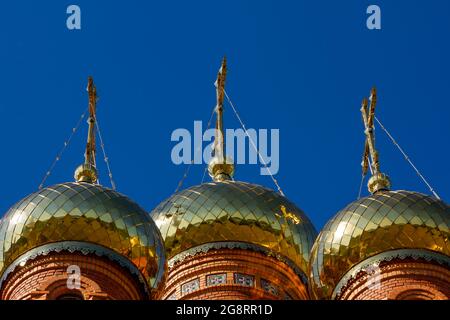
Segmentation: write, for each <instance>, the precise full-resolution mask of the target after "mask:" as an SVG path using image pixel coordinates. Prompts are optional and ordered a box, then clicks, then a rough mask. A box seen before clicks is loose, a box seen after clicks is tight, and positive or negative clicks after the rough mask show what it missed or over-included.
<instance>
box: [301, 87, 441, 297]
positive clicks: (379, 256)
mask: <svg viewBox="0 0 450 320" xmlns="http://www.w3.org/2000/svg"><path fill="white" fill-rule="evenodd" d="M375 94H376V93H375V90H373V91H372V99H371V100H372V101H373V100H374V99H375ZM371 105H373V108H374V104H373V103H371ZM361 110H362V112H363V119H364V123H365V126H366V136H367V138H366V151H365V154H364V158H363V163H362V165H363V174H364V175H365V174H366V172H367V169H368V167H369V166H370V169H371V172H372V177H371V178H370V179H369V182H368V189H369V191H370V192H371V193H372V194H371V195H369V196H367V197H363V198H360V199H358V200H356V201H354V202H352V203H351V204H349V205H348V206H346V207H345V208H344V209H342V210H341V211H339V212H338V213H337V214H336V215H335V216H334V217H333V218H332V219H331V220H329V221H328V223H327V224H326V225H325V227H324V228H323V229H322V231H321V232H320V233H319V236H318V237H317V240H316V241H315V243H314V246H313V249H312V251H311V261H310V270H309V284H310V291H311V294H312V296H313V298H316V299H333V298H335V297H336V296H338V295H339V291H340V289H341V288H342V287H343V286H344V285H345V283H346V282H347V281H348V280H349V279H350V278H351V277H353V276H355V275H356V274H357V273H358V272H359V271H361V270H363V269H364V268H367V267H368V266H369V265H370V264H373V263H379V262H380V261H383V260H391V259H394V258H407V257H412V258H416V259H417V258H423V259H426V260H431V259H434V260H439V261H442V260H444V261H447V262H449V263H450V231H449V230H450V206H448V205H447V204H445V203H444V202H443V201H441V200H440V199H438V198H436V197H434V196H428V195H425V194H422V193H418V192H411V191H404V190H398V191H390V190H389V189H390V180H389V178H388V177H387V176H386V175H385V174H383V173H381V172H380V171H379V163H378V153H377V152H376V150H375V148H374V136H373V117H374V116H373V109H372V108H371V111H372V112H370V113H369V114H368V113H367V111H368V110H367V102H366V100H365V101H363V108H362V109H361ZM369 155H370V157H371V159H369Z"/></svg>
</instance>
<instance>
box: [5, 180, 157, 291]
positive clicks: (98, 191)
mask: <svg viewBox="0 0 450 320" xmlns="http://www.w3.org/2000/svg"><path fill="white" fill-rule="evenodd" d="M65 241H73V242H74V243H75V242H78V243H90V244H94V245H98V246H96V247H99V246H101V247H105V248H107V249H111V250H113V251H114V252H116V253H118V254H120V255H121V256H124V257H126V258H128V260H130V261H131V262H132V263H133V264H134V265H135V266H136V267H137V269H138V270H139V271H140V272H141V273H142V275H143V276H144V278H145V279H146V280H147V283H148V285H149V286H150V288H156V287H157V286H159V284H160V283H161V281H162V280H163V277H164V272H165V255H164V246H163V243H162V241H161V236H160V234H159V231H158V229H157V228H156V226H155V224H154V222H153V221H152V220H151V218H150V217H149V215H148V213H146V211H144V210H143V209H142V208H141V207H140V206H139V205H137V204H136V203H135V202H133V201H132V200H130V199H129V198H128V197H126V196H124V195H122V194H120V193H118V192H116V191H114V190H111V189H108V188H105V187H102V186H100V185H97V184H92V183H86V182H73V183H71V182H70V183H62V184H57V185H54V186H51V187H47V188H43V189H41V190H39V191H38V192H35V193H33V194H31V195H29V196H27V197H26V198H24V199H23V200H21V201H19V202H18V203H17V204H15V205H14V206H13V207H12V208H11V209H9V211H8V212H7V213H6V214H5V216H4V217H3V219H2V220H1V224H0V275H1V274H2V273H3V272H4V271H5V269H6V268H7V267H8V266H9V265H10V264H11V263H12V262H13V261H14V260H16V259H17V258H18V257H20V256H21V255H22V254H24V253H26V252H28V251H30V250H32V249H34V248H37V247H40V246H43V245H46V244H58V243H61V242H65ZM81 249H82V248H80V250H81ZM96 253H98V252H96ZM98 254H99V253H98Z"/></svg>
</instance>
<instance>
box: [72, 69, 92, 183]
mask: <svg viewBox="0 0 450 320" xmlns="http://www.w3.org/2000/svg"><path fill="white" fill-rule="evenodd" d="M87 91H88V93H89V119H88V121H87V122H88V124H89V131H88V138H87V143H86V151H85V153H84V163H83V164H82V165H80V166H79V167H78V168H77V169H76V170H75V175H74V177H75V180H76V181H77V182H88V183H97V169H96V167H95V124H96V120H95V117H96V112H97V89H96V88H95V84H94V80H93V79H92V77H89V78H88V86H87Z"/></svg>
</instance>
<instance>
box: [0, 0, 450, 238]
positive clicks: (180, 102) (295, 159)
mask: <svg viewBox="0 0 450 320" xmlns="http://www.w3.org/2000/svg"><path fill="white" fill-rule="evenodd" d="M70 4H77V5H79V6H80V8H81V19H82V20H81V26H82V29H81V30H76V31H70V30H68V29H67V28H66V17H67V14H66V8H67V6H68V5H70ZM370 4H377V5H379V6H380V8H381V14H382V29H381V30H368V29H367V28H366V19H367V14H366V8H367V7H368V5H370ZM449 12H450V2H448V1H444V0H441V1H439V0H434V1H398V0H397V1H380V0H376V1H370V2H369V1H357V0H349V1H237V0H231V1H206V0H199V1H181V0H180V1H114V2H113V1H81V0H76V1H73V2H67V1H58V2H56V1H55V2H50V1H47V2H45V3H44V2H39V3H37V1H31V0H30V1H23V0H20V1H14V2H12V1H11V2H8V3H6V2H4V3H2V4H1V5H0V43H1V50H0V119H1V126H0V146H1V150H2V157H1V158H0V164H1V168H2V180H3V181H2V184H1V186H0V212H5V211H6V210H7V209H8V208H9V207H10V206H11V205H13V204H14V203H15V202H16V201H18V200H20V199H21V198H22V197H24V196H26V195H27V194H29V193H31V192H33V191H36V190H37V188H38V185H39V183H40V181H41V179H42V178H43V176H44V174H45V172H46V171H47V169H48V167H49V166H50V164H51V162H52V161H53V159H54V158H55V156H56V154H57V152H58V151H59V149H60V148H61V146H62V144H63V142H64V140H65V139H66V138H67V137H68V135H69V134H70V131H71V128H72V127H73V126H74V125H75V123H76V122H77V120H78V118H79V117H80V115H81V113H82V112H83V111H84V110H85V108H86V106H87V94H86V91H85V88H86V83H87V76H88V75H93V76H94V80H95V82H96V85H97V89H98V92H99V95H100V101H99V103H98V120H99V123H100V126H101V129H102V134H103V138H104V140H105V144H106V151H107V153H108V156H109V159H110V162H111V167H112V171H113V174H114V178H115V181H116V184H117V187H118V190H119V191H120V192H122V193H125V194H127V195H128V196H130V197H131V198H133V199H134V200H135V201H137V202H138V203H139V204H141V205H142V206H143V207H144V208H146V209H147V210H151V209H152V208H154V207H155V206H156V205H157V204H158V203H159V202H161V201H162V200H164V199H165V198H166V197H168V196H169V195H170V194H171V193H173V191H174V190H175V189H176V187H177V184H178V182H179V180H180V179H181V177H182V176H183V174H184V171H185V167H184V166H175V165H174V164H173V163H172V161H171V158H170V153H171V149H172V147H173V146H174V144H175V143H173V142H171V141H170V135H171V133H172V131H173V130H174V129H176V128H187V129H189V130H193V125H194V120H203V121H205V123H206V122H207V121H208V119H209V116H210V113H211V109H212V107H213V106H214V104H215V91H214V86H213V83H214V80H215V76H216V73H217V70H218V67H219V65H220V60H221V58H222V56H223V55H227V57H228V64H229V73H228V81H227V91H228V93H229V95H230V96H231V98H232V100H233V102H234V103H235V105H236V107H237V108H238V110H239V111H240V114H241V116H242V118H243V119H244V121H245V123H246V125H247V127H249V128H256V129H259V128H266V129H271V128H279V129H280V140H281V141H280V171H279V173H278V174H277V176H276V178H277V179H278V181H279V183H280V185H281V187H282V189H283V190H284V192H285V194H286V195H287V197H288V198H290V199H291V200H292V201H294V202H295V203H296V204H297V205H298V206H299V207H300V208H302V209H303V210H304V211H305V212H306V213H307V214H308V215H309V217H310V218H311V219H312V221H313V222H314V224H315V226H316V228H317V229H320V228H321V227H322V226H323V224H324V223H325V222H326V221H327V220H328V219H329V218H330V217H331V216H333V215H334V214H335V213H336V212H337V211H338V210H339V209H341V208H342V207H344V206H345V205H346V204H348V203H349V202H351V201H353V200H355V198H356V196H357V193H358V188H359V182H360V174H361V173H360V172H361V168H360V162H361V153H362V150H363V146H364V135H363V127H362V122H361V116H360V113H359V108H360V102H361V99H362V98H363V97H364V96H367V95H368V94H369V91H370V88H371V86H373V85H375V86H377V88H378V101H379V102H378V110H377V115H378V117H379V118H380V120H382V121H383V122H384V124H385V125H386V127H387V128H388V129H389V130H390V131H391V133H392V134H393V135H394V137H395V138H396V139H397V140H398V142H399V143H400V144H401V146H402V147H403V148H404V149H405V150H406V151H407V153H408V154H409V155H410V157H411V158H412V159H413V161H414V163H415V164H416V166H417V167H418V168H419V169H420V170H421V171H422V173H423V174H424V175H425V176H426V177H427V178H428V180H429V181H430V182H431V184H432V185H433V187H434V188H435V189H436V191H437V192H438V193H439V195H440V196H441V197H442V198H443V199H444V200H446V201H447V202H448V201H450V200H449V199H450V188H449V181H450V169H449V166H448V163H449V156H450V148H449V142H448V140H449V138H450V126H449V121H450V108H449V102H448V101H449V100H448V88H449V87H450V76H449V75H450V60H449V59H448V57H449V56H450V44H449V37H448V32H449V30H450V19H449V18H448V17H449ZM225 108H226V110H225V126H226V127H228V128H238V127H239V123H238V121H237V120H236V118H235V117H234V115H233V113H232V112H231V110H230V108H229V106H227V105H225ZM86 132H87V125H86V124H85V123H84V122H83V125H82V127H81V129H80V131H79V132H78V133H77V135H76V136H75V137H74V140H73V142H72V143H71V145H70V147H69V148H68V149H67V150H66V152H65V154H64V155H63V157H62V159H61V161H60V162H59V163H58V165H57V166H56V168H55V169H54V171H53V173H52V175H51V177H50V178H49V180H48V181H47V184H53V183H58V182H64V181H72V180H73V171H74V169H75V167H76V166H77V165H78V164H79V163H81V162H82V161H83V152H84V144H85V137H86ZM377 147H378V149H379V151H380V161H381V169H382V171H384V172H386V173H387V174H389V175H390V176H391V179H392V182H393V188H394V189H407V190H415V191H420V192H425V193H429V191H428V189H427V188H426V186H425V185H424V184H423V183H422V182H421V181H420V180H419V178H418V177H417V176H416V174H415V173H414V171H413V170H412V169H411V167H410V166H409V165H408V164H407V163H406V161H405V160H404V159H403V158H402V155H401V154H400V153H399V152H398V150H397V149H395V147H394V146H393V145H392V143H391V142H390V141H389V140H388V138H387V137H386V135H385V134H384V133H383V132H382V131H381V130H377ZM98 163H99V165H98V167H99V170H100V172H101V182H102V183H103V184H105V185H107V186H108V185H109V183H108V179H107V176H106V174H105V173H106V168H105V166H104V163H103V161H102V157H100V156H99V159H98ZM203 170H204V166H194V167H193V168H192V170H191V172H190V174H189V176H188V178H187V180H186V181H185V185H184V186H185V187H187V186H190V185H194V184H198V183H200V181H201V178H202V174H203ZM236 179H238V180H244V181H249V182H254V183H258V184H263V185H266V186H268V187H270V188H274V185H273V183H272V181H271V180H270V178H269V177H267V176H260V175H259V167H258V166H255V165H241V166H239V167H237V168H236ZM364 191H365V194H367V192H366V190H365V189H364ZM0 215H1V214H0Z"/></svg>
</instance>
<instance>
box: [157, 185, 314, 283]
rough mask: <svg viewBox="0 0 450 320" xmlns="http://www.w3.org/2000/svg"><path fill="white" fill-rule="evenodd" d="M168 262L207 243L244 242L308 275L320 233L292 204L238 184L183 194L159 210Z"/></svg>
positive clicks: (203, 187) (204, 187)
mask: <svg viewBox="0 0 450 320" xmlns="http://www.w3.org/2000/svg"><path fill="white" fill-rule="evenodd" d="M152 216H153V218H154V220H155V223H156V225H157V226H158V227H159V229H160V231H161V234H162V237H163V239H164V242H165V247H166V255H167V258H168V259H170V258H173V257H174V256H175V255H177V254H179V253H181V252H183V251H185V250H188V249H191V248H193V247H195V246H199V245H202V244H207V243H214V242H244V243H250V244H254V245H257V246H261V247H263V248H265V249H269V250H270V252H273V253H275V254H279V255H281V256H283V257H286V258H288V259H289V260H290V261H292V262H293V263H294V264H295V265H296V266H298V268H299V269H300V270H301V271H302V272H304V273H305V274H306V271H307V265H308V260H309V252H310V249H311V246H312V244H313V242H314V239H315V237H316V234H317V233H316V231H315V229H314V227H313V225H312V224H311V222H310V221H309V219H308V218H307V217H306V215H305V214H304V213H303V212H302V211H301V210H300V209H299V208H297V207H296V206H295V205H294V204H293V203H291V202H290V201H289V200H288V199H286V198H285V197H283V196H281V195H280V194H278V193H276V192H275V191H273V190H270V189H267V188H264V187H262V186H259V185H254V184H250V183H245V182H238V181H227V180H225V181H221V182H211V183H204V184H201V185H198V186H194V187H191V188H189V189H186V190H183V191H180V192H178V193H176V194H174V195H172V196H171V197H170V198H169V199H167V200H165V201H164V202H162V203H161V204H160V205H159V206H158V207H157V208H156V209H154V210H153V212H152Z"/></svg>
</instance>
